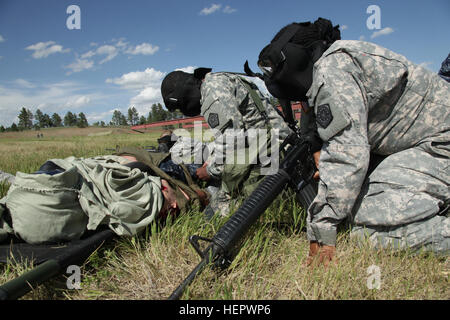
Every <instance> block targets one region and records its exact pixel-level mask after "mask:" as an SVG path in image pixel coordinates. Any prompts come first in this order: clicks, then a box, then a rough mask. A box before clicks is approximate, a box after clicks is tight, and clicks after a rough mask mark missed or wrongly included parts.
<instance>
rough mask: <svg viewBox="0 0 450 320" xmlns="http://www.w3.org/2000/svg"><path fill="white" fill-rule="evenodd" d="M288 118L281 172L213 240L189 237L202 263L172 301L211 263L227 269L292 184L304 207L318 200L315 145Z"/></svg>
mask: <svg viewBox="0 0 450 320" xmlns="http://www.w3.org/2000/svg"><path fill="white" fill-rule="evenodd" d="M283 111H284V112H285V113H286V112H292V109H291V108H290V103H289V105H288V106H287V107H286V104H284V106H283ZM287 119H290V121H287V123H288V124H289V126H290V128H291V129H292V130H293V133H291V134H290V135H289V136H288V137H287V138H286V140H285V141H284V142H283V143H282V144H281V146H280V150H284V147H285V146H288V145H289V147H288V149H287V151H286V153H285V155H284V157H283V160H282V162H281V163H280V167H279V170H278V172H277V173H276V174H274V175H268V176H266V177H265V178H264V179H263V180H262V181H261V183H260V184H259V185H258V187H257V188H256V189H255V191H253V193H252V194H251V195H250V196H249V197H248V198H247V199H245V200H244V202H243V203H242V205H241V206H240V207H239V209H238V210H237V211H236V212H235V213H234V214H233V215H232V216H231V217H230V219H229V220H228V221H227V222H226V223H225V224H224V225H223V226H222V227H221V228H220V229H219V231H218V232H217V233H216V234H215V235H214V237H213V238H212V239H206V238H203V237H199V236H196V235H194V236H191V237H190V238H189V241H190V243H191V244H192V246H193V247H194V249H195V250H196V251H197V253H198V254H199V255H200V257H201V258H202V260H201V261H200V263H199V264H198V265H197V266H196V267H195V268H194V269H193V270H192V272H191V273H190V274H189V275H188V276H187V277H186V279H185V280H184V281H183V282H182V283H181V284H180V285H179V286H178V287H177V288H176V289H175V291H173V293H172V294H171V296H170V297H169V300H176V299H179V298H180V297H181V295H182V294H183V291H184V289H185V288H186V287H187V286H188V285H189V284H190V283H191V282H192V281H193V280H194V279H195V277H196V276H197V275H198V274H200V272H201V271H202V270H203V268H204V267H205V266H207V265H208V264H209V263H211V262H214V263H215V264H216V265H218V266H222V267H226V265H227V264H228V263H229V256H230V252H231V250H232V249H233V248H234V246H235V245H236V244H237V243H238V241H239V240H240V239H241V238H243V237H244V235H245V234H246V233H247V231H248V230H249V229H250V227H251V226H252V225H253V224H254V223H255V221H256V220H257V219H258V218H259V217H260V216H261V215H262V214H263V213H264V211H265V210H266V209H267V208H268V207H269V206H270V204H271V203H272V202H273V201H274V200H275V198H276V197H277V196H278V195H279V194H280V192H281V191H282V190H283V189H284V188H285V187H286V186H287V185H288V184H289V185H290V186H291V187H292V188H294V190H296V192H297V195H298V199H299V200H300V202H301V203H302V205H303V207H307V205H309V204H310V203H311V202H312V200H313V199H314V197H315V195H316V193H317V184H316V183H315V181H314V180H313V175H314V172H315V171H316V166H315V163H314V159H313V156H312V152H311V143H310V141H309V140H308V139H306V138H305V137H304V135H303V134H302V133H301V131H300V128H299V127H297V126H296V123H295V120H293V117H289V116H286V117H285V120H287ZM311 182H312V183H311ZM198 240H204V241H208V242H210V244H209V245H208V246H207V247H206V249H205V250H204V251H201V250H200V247H199V244H198Z"/></svg>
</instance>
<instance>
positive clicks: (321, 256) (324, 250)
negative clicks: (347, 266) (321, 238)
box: [306, 241, 337, 268]
mask: <svg viewBox="0 0 450 320" xmlns="http://www.w3.org/2000/svg"><path fill="white" fill-rule="evenodd" d="M335 254H336V247H335V246H327V245H320V244H319V243H318V242H316V241H311V242H310V243H309V254H308V258H307V259H306V265H307V266H309V267H316V266H318V265H321V264H323V266H324V267H325V268H326V267H328V265H329V264H330V262H331V261H333V262H334V264H337V259H336V258H335Z"/></svg>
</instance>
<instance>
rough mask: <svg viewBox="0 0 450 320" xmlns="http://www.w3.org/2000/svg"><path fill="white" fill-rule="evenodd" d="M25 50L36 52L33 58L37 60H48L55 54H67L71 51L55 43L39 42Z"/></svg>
mask: <svg viewBox="0 0 450 320" xmlns="http://www.w3.org/2000/svg"><path fill="white" fill-rule="evenodd" d="M25 50H31V51H34V52H33V53H32V55H31V56H32V57H33V58H35V59H42V58H47V57H48V56H49V55H51V54H54V53H66V52H69V51H70V49H63V47H62V46H61V45H59V44H56V43H55V42H54V41H47V42H38V43H35V44H33V45H31V46H28V47H26V48H25Z"/></svg>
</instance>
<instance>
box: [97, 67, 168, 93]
mask: <svg viewBox="0 0 450 320" xmlns="http://www.w3.org/2000/svg"><path fill="white" fill-rule="evenodd" d="M164 76H165V73H164V72H161V71H158V70H155V69H153V68H147V69H145V70H144V71H134V72H129V73H126V74H123V75H122V76H121V77H119V78H109V79H106V82H107V83H114V84H116V85H119V86H121V87H122V88H124V89H127V90H141V89H144V88H146V87H149V86H151V87H155V86H161V82H162V79H163V77H164Z"/></svg>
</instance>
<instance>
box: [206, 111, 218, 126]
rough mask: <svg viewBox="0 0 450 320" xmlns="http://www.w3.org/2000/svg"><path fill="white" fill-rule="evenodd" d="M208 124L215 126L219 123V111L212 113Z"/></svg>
mask: <svg viewBox="0 0 450 320" xmlns="http://www.w3.org/2000/svg"><path fill="white" fill-rule="evenodd" d="M208 124H209V126H210V127H211V128H215V127H217V126H218V125H219V115H218V114H217V113H213V112H212V113H210V114H209V116H208Z"/></svg>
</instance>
